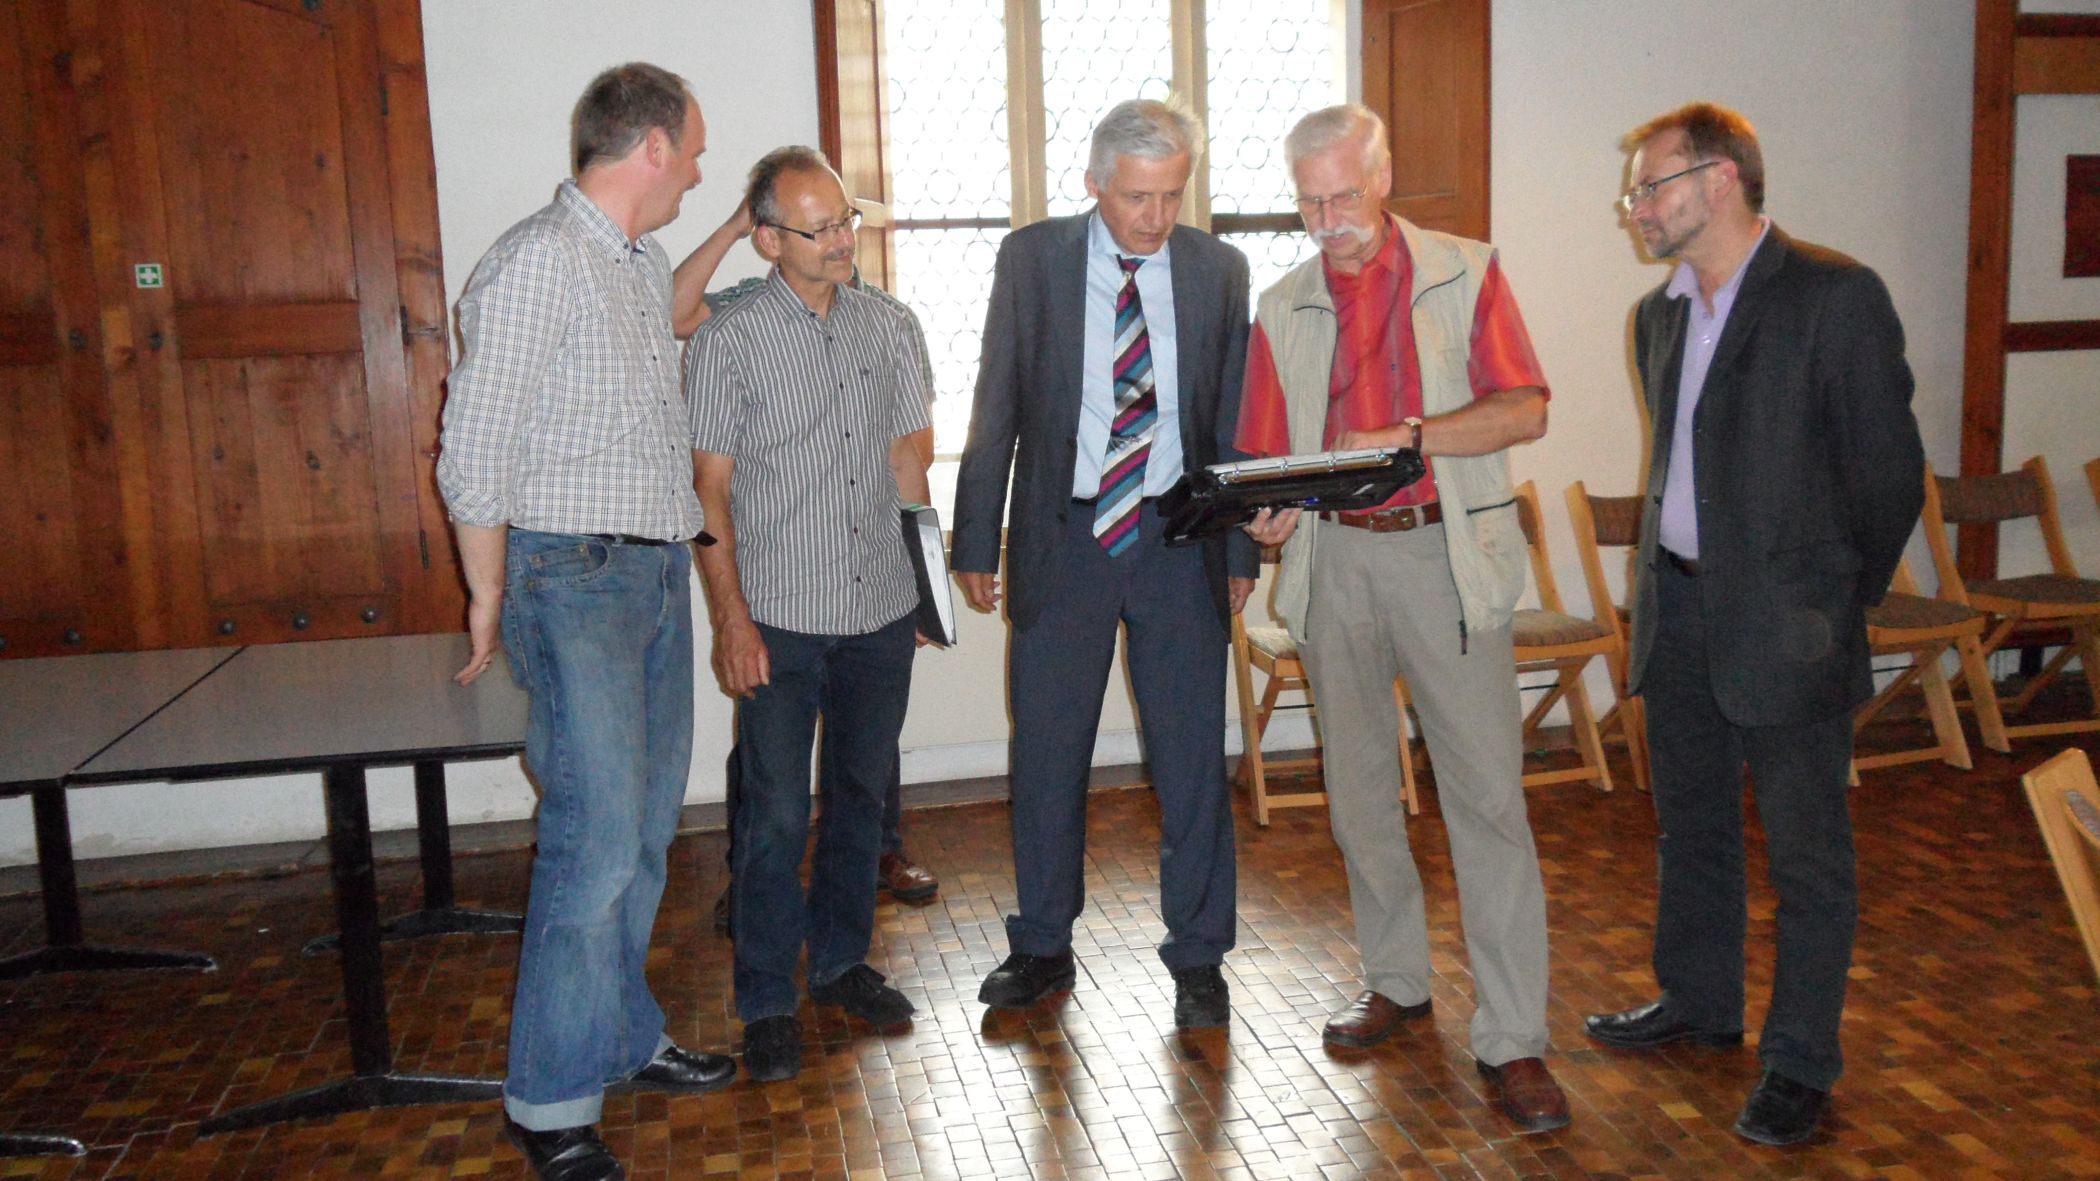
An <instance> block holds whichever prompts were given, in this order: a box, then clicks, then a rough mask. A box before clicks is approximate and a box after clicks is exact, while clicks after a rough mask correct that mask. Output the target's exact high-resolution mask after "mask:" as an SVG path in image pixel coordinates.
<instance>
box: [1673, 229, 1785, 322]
mask: <svg viewBox="0 0 2100 1181" xmlns="http://www.w3.org/2000/svg"><path fill="white" fill-rule="evenodd" d="M1757 223H1758V231H1757V241H1755V242H1752V243H1751V244H1750V253H1748V254H1745V255H1744V256H1743V261H1742V262H1741V263H1740V264H1738V265H1737V266H1736V268H1735V273H1734V274H1733V275H1730V276H1728V281H1727V282H1726V283H1723V284H1721V286H1720V288H1719V289H1717V290H1716V291H1715V292H1714V303H1713V308H1714V314H1715V315H1719V314H1720V313H1721V312H1722V311H1723V310H1724V309H1726V308H1731V307H1734V306H1735V293H1736V292H1737V291H1739V290H1741V288H1742V286H1743V276H1744V275H1746V274H1748V273H1749V271H1750V260H1751V259H1753V258H1756V257H1757V252H1758V249H1759V248H1760V247H1762V246H1763V245H1764V244H1765V239H1766V238H1768V237H1770V236H1771V233H1772V219H1771V218H1769V217H1766V216H1764V215H1763V214H1759V215H1758V218H1757ZM1663 294H1664V295H1666V296H1668V297H1669V298H1671V299H1682V298H1684V297H1686V296H1697V295H1698V294H1699V276H1698V274H1697V273H1696V272H1695V271H1693V270H1692V264H1691V263H1688V262H1680V263H1678V264H1677V269H1676V270H1675V271H1674V272H1672V273H1671V275H1670V285H1669V286H1668V287H1665V288H1664V289H1663Z"/></svg>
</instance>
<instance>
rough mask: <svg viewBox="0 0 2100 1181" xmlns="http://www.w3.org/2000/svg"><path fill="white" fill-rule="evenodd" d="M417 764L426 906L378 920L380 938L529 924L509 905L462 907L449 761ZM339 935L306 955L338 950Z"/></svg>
mask: <svg viewBox="0 0 2100 1181" xmlns="http://www.w3.org/2000/svg"><path fill="white" fill-rule="evenodd" d="M415 767H416V845H417V850H418V852H419V853H420V854H421V856H422V861H423V907H422V909H420V910H412V911H409V912H408V913H407V914H403V915H396V916H394V917H393V918H391V919H388V920H387V921H386V922H384V923H381V924H380V926H379V937H380V938H381V939H420V938H422V937H423V936H426V935H507V934H511V933H514V932H517V931H520V930H523V929H524V927H525V916H524V915H521V914H517V913H514V912H511V911H496V910H464V909H462V908H460V907H459V906H456V905H454V902H453V896H452V820H451V817H450V816H449V815H447V813H446V808H445V764H443V763H441V762H437V761H435V760H431V761H427V762H421V763H417V764H416V765H415ZM338 939H339V937H338V936H336V935H323V936H321V937H320V938H318V939H315V940H314V941H313V942H311V943H308V944H307V945H306V946H305V948H303V949H302V951H303V953H304V954H306V955H321V954H322V953H324V952H330V951H334V950H335V948H336V944H337V942H338Z"/></svg>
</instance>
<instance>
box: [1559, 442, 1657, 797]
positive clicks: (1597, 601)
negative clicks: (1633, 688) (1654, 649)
mask: <svg viewBox="0 0 2100 1181" xmlns="http://www.w3.org/2000/svg"><path fill="white" fill-rule="evenodd" d="M1567 502H1568V523H1569V524H1571V525H1573V526H1574V527H1575V556H1576V557H1578V558H1581V559H1582V577H1583V581H1584V583H1585V584H1587V585H1588V587H1589V592H1590V616H1591V618H1593V619H1595V620H1596V621H1597V623H1598V624H1599V625H1600V626H1603V627H1607V628H1609V629H1611V633H1612V635H1613V637H1614V638H1615V639H1616V640H1617V641H1618V642H1617V644H1616V645H1614V647H1613V649H1612V650H1611V651H1610V652H1607V653H1605V655H1604V664H1605V667H1606V668H1608V669H1609V670H1611V684H1612V691H1613V692H1614V693H1616V694H1617V695H1618V700H1617V701H1616V702H1614V703H1613V704H1612V707H1611V709H1610V710H1609V711H1608V712H1606V713H1605V715H1604V716H1603V717H1602V718H1599V719H1598V720H1597V732H1598V734H1599V735H1600V736H1601V735H1609V734H1610V733H1611V732H1612V731H1614V730H1616V731H1618V733H1619V737H1620V740H1621V741H1623V742H1625V744H1626V760H1627V762H1629V763H1632V764H1633V783H1634V786H1635V787H1638V788H1640V789H1641V790H1642V791H1647V790H1648V722H1647V714H1646V713H1645V712H1644V711H1643V709H1642V703H1641V699H1640V698H1638V697H1632V696H1629V695H1628V694H1627V692H1626V672H1627V666H1628V659H1629V657H1630V656H1631V654H1632V651H1633V634H1632V628H1631V613H1630V612H1629V611H1628V610H1627V609H1626V608H1624V607H1622V606H1620V605H1619V603H1618V601H1617V599H1615V598H1614V597H1613V595H1612V591H1611V583H1610V582H1609V581H1608V580H1606V578H1605V576H1604V554H1603V547H1605V546H1612V547H1614V548H1618V549H1624V550H1625V551H1626V552H1627V555H1628V556H1629V557H1630V556H1631V555H1632V553H1633V552H1634V551H1635V550H1636V549H1637V548H1638V547H1639V546H1640V544H1641V498H1640V497H1639V496H1591V495H1590V493H1589V489H1587V488H1585V487H1583V484H1582V481H1581V480H1577V481H1575V482H1574V483H1573V484H1570V485H1568V491H1567ZM1630 581H1631V580H1630V579H1629V582H1630Z"/></svg>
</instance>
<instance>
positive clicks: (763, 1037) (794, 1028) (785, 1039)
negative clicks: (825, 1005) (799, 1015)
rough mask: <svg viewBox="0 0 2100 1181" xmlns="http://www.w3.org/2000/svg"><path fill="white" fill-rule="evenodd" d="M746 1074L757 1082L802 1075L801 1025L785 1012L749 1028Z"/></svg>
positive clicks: (745, 1038) (757, 1021) (745, 1036)
mask: <svg viewBox="0 0 2100 1181" xmlns="http://www.w3.org/2000/svg"><path fill="white" fill-rule="evenodd" d="M744 1073H745V1074H748V1075H750V1076H751V1081H752V1082H754V1083H772V1082H778V1081H780V1080H781V1079H788V1078H794V1077H795V1076H796V1075H798V1074H801V1073H802V1023H801V1022H800V1021H797V1020H795V1019H794V1018H793V1017H791V1016H788V1015H787V1014H784V1013H783V1014H782V1015H780V1016H778V1017H761V1018H759V1019H758V1020H756V1021H753V1022H752V1023H751V1024H749V1025H746V1026H745V1027H744Z"/></svg>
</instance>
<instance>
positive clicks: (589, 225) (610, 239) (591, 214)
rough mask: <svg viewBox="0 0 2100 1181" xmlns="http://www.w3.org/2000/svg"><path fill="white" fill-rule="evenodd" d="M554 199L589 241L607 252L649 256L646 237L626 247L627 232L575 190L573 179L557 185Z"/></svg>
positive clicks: (580, 190)
mask: <svg viewBox="0 0 2100 1181" xmlns="http://www.w3.org/2000/svg"><path fill="white" fill-rule="evenodd" d="M554 199H555V200H556V201H559V202H560V203H561V205H562V207H563V208H565V209H567V210H568V211H569V212H570V213H571V214H573V215H575V217H576V220H577V221H580V222H582V223H583V228H584V229H585V230H586V231H587V232H588V233H589V234H590V236H591V238H592V239H593V240H594V241H597V242H598V243H600V244H601V245H603V246H604V247H605V248H606V249H607V250H610V251H613V252H614V253H617V254H623V255H625V254H647V253H649V235H647V234H643V235H642V236H641V237H639V238H637V239H635V240H634V241H633V242H631V243H630V242H629V241H628V240H627V231H625V230H623V229H621V228H620V226H619V223H618V222H615V221H614V220H613V219H612V218H611V217H609V216H607V215H606V212H605V211H604V210H603V209H600V208H598V203H597V202H596V201H593V200H591V199H590V197H589V196H587V195H586V194H585V193H584V191H583V189H582V188H580V187H578V186H577V184H576V178H575V177H569V178H567V179H566V180H563V181H562V182H561V188H560V189H559V190H557V191H556V192H555V194H554Z"/></svg>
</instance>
